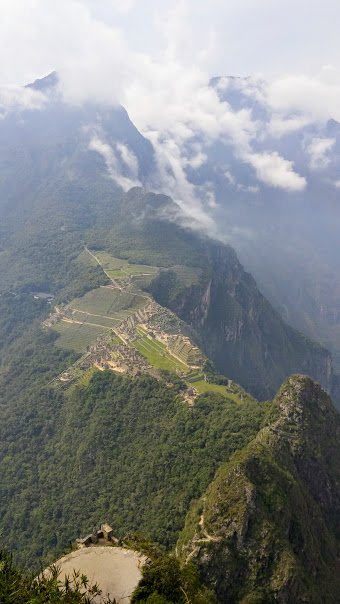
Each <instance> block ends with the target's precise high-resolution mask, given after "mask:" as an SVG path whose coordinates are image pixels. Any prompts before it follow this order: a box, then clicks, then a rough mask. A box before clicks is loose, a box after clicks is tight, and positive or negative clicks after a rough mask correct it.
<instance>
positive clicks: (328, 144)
mask: <svg viewBox="0 0 340 604" xmlns="http://www.w3.org/2000/svg"><path fill="white" fill-rule="evenodd" d="M335 143H336V140H335V138H317V137H315V138H313V139H312V140H311V142H310V143H309V144H308V145H307V147H306V149H307V152H308V153H309V156H310V164H309V165H310V169H311V170H324V169H325V168H327V166H328V165H329V164H330V161H331V160H330V157H329V155H328V153H329V151H331V149H332V148H333V147H334V145H335Z"/></svg>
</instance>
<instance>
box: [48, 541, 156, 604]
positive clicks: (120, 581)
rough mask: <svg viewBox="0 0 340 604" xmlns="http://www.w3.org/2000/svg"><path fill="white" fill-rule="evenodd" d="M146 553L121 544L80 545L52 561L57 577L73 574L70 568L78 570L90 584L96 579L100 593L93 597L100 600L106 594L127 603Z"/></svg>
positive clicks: (136, 582)
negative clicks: (106, 545)
mask: <svg viewBox="0 0 340 604" xmlns="http://www.w3.org/2000/svg"><path fill="white" fill-rule="evenodd" d="M145 561H146V557H145V556H143V555H142V554H139V553H138V552H135V551H132V550H128V549H124V548H122V547H105V546H104V547H101V546H99V547H89V548H84V549H79V550H77V551H75V552H72V553H71V554H68V555H67V556H64V557H63V558H60V560H58V561H57V562H56V563H55V564H56V566H58V567H59V568H60V580H61V581H63V580H64V578H65V577H66V576H68V577H69V578H72V575H73V571H74V570H75V571H80V574H84V575H86V576H87V578H88V579H89V582H90V584H91V585H93V584H94V583H97V584H98V586H99V588H100V589H101V591H102V595H101V596H100V597H98V598H97V599H96V600H95V601H96V602H98V603H99V602H101V601H102V599H103V598H104V597H106V596H107V595H109V596H110V598H111V599H112V600H113V599H114V598H115V599H116V601H117V602H119V603H120V604H128V602H130V596H131V594H132V592H133V590H134V589H135V588H136V587H137V584H138V583H139V581H140V579H141V577H142V573H141V568H142V566H143V565H144V564H145Z"/></svg>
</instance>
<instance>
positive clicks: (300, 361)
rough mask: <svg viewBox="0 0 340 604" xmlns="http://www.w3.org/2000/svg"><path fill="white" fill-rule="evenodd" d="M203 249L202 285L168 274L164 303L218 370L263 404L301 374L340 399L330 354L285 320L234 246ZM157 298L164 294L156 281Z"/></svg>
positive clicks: (212, 244)
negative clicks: (182, 283) (185, 284)
mask: <svg viewBox="0 0 340 604" xmlns="http://www.w3.org/2000/svg"><path fill="white" fill-rule="evenodd" d="M199 245H200V253H201V256H202V257H204V258H205V261H206V267H205V271H204V274H203V275H202V278H201V281H200V283H199V284H198V285H197V284H196V285H193V286H191V287H188V288H182V289H180V288H179V287H178V284H176V280H175V277H174V274H173V272H172V271H168V288H167V287H166V283H165V275H164V274H163V275H162V288H161V291H162V299H161V300H160V302H161V304H165V305H168V306H169V307H170V308H171V309H172V310H173V311H175V312H176V313H177V314H178V315H179V316H180V317H181V318H182V319H183V320H184V321H186V322H187V323H188V324H189V325H190V326H191V327H193V328H194V329H195V330H196V332H197V334H198V336H199V338H200V340H201V343H202V346H203V349H204V352H205V354H206V355H207V357H208V358H210V359H212V360H213V362H214V363H215V365H216V368H217V369H218V370H219V371H220V372H221V373H223V374H225V375H227V376H229V377H230V378H231V379H233V380H235V381H236V382H238V383H240V384H242V386H243V387H244V388H246V389H247V390H248V391H249V392H251V393H252V394H253V395H255V396H256V397H257V398H259V399H262V400H263V399H268V398H272V397H273V396H274V394H275V392H276V391H277V389H278V388H279V386H280V384H282V382H283V381H284V380H285V379H286V378H287V377H288V376H289V375H291V374H292V373H296V372H299V373H300V372H301V373H304V374H307V375H310V376H311V377H312V378H313V379H315V380H317V381H319V382H320V383H321V384H322V386H323V387H324V388H325V389H326V390H327V391H328V392H329V393H330V394H336V395H337V396H338V395H339V394H340V393H339V391H337V390H336V389H335V388H334V384H335V381H334V373H333V367H332V358H331V355H330V353H329V352H328V351H327V350H326V349H325V348H323V347H322V346H320V345H318V344H316V343H314V342H312V341H311V340H309V339H308V338H306V337H305V336H303V335H302V334H300V333H299V332H297V331H296V330H294V329H293V328H291V327H290V326H288V325H287V324H286V323H285V322H284V321H283V319H282V318H281V316H280V315H279V313H278V312H277V311H275V310H274V308H273V307H272V306H271V304H270V303H269V302H268V301H267V299H266V298H265V297H264V296H263V295H262V294H261V292H260V291H259V289H258V288H257V285H256V283H255V281H254V279H253V278H252V277H251V275H249V274H248V273H246V272H245V271H244V269H243V267H242V265H241V264H240V262H239V261H238V258H237V256H236V254H235V252H234V250H233V249H232V248H231V247H229V246H226V245H223V244H220V243H217V242H214V241H212V240H205V241H204V243H203V242H202V241H200V243H199ZM202 248H204V251H203V252H202ZM174 291H175V292H176V296H174V295H173V292H174ZM153 294H154V295H155V297H156V298H157V297H158V296H159V294H160V290H159V289H157V283H156V284H155V286H154V289H153ZM339 399H340V396H339Z"/></svg>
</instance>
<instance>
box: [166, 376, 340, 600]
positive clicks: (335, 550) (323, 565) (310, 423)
mask: <svg viewBox="0 0 340 604" xmlns="http://www.w3.org/2000/svg"><path fill="white" fill-rule="evenodd" d="M339 436H340V418H339V415H338V414H337V412H336V411H335V410H334V408H333V407H332V404H331V401H330V400H329V398H328V397H327V395H326V394H325V393H324V392H323V391H322V390H321V388H320V387H319V386H318V385H316V384H314V383H313V382H312V381H311V380H310V379H308V378H306V377H303V376H293V377H291V378H289V380H288V381H287V382H286V383H285V384H284V385H283V387H282V388H281V390H280V392H279V394H278V396H277V398H276V399H275V409H274V415H273V418H272V420H271V422H270V423H269V425H268V426H266V427H265V428H263V429H262V430H261V431H260V432H259V434H258V435H257V437H256V438H255V440H254V441H252V442H251V443H249V445H247V446H246V447H245V448H244V449H243V450H242V451H240V452H239V453H236V454H235V455H234V457H233V458H232V459H231V460H230V461H229V462H228V463H227V464H226V465H224V466H222V467H221V468H220V470H219V471H218V472H217V474H216V477H215V479H214V481H213V482H212V483H211V485H210V487H209V489H208V490H207V492H206V495H205V496H204V497H203V499H202V500H201V501H200V502H199V503H198V504H195V506H194V508H193V509H192V512H191V514H190V515H189V518H188V520H187V525H186V528H185V530H184V532H183V536H182V538H181V539H180V542H179V545H178V547H179V550H180V551H181V555H182V556H183V557H185V558H188V557H190V558H191V559H193V560H196V561H197V562H198V563H199V566H200V569H201V571H202V576H203V577H204V578H205V580H206V581H207V582H208V583H210V585H211V586H213V587H214V588H215V590H216V593H217V595H218V596H219V598H220V599H221V601H228V602H229V601H230V602H274V601H275V602H282V603H288V602H292V601H294V602H308V603H320V604H321V602H327V603H331V602H338V595H339V517H340V516H339V512H340V472H339Z"/></svg>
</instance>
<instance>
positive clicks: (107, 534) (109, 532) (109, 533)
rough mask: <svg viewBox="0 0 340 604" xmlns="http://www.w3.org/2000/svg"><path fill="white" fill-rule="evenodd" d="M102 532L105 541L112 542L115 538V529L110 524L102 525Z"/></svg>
mask: <svg viewBox="0 0 340 604" xmlns="http://www.w3.org/2000/svg"><path fill="white" fill-rule="evenodd" d="M100 530H101V531H102V532H103V537H104V539H107V540H108V541H111V539H112V537H113V529H112V528H111V526H110V525H109V524H102V525H101V527H100Z"/></svg>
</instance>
